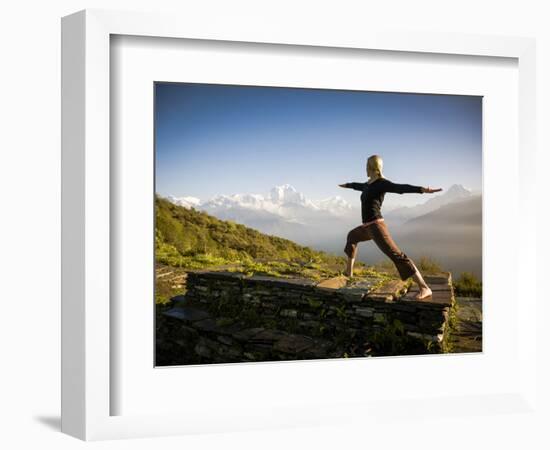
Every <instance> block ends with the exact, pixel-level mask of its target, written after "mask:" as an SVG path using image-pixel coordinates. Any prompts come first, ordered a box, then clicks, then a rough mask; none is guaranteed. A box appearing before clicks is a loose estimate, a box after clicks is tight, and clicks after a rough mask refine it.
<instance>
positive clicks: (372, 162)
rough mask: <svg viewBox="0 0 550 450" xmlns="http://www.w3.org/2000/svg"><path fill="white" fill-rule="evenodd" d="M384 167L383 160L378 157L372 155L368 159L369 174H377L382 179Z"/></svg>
mask: <svg viewBox="0 0 550 450" xmlns="http://www.w3.org/2000/svg"><path fill="white" fill-rule="evenodd" d="M383 166H384V162H383V161H382V158H381V157H380V156H378V155H372V156H371V157H369V159H367V172H369V171H370V172H371V173H374V174H376V176H377V177H379V178H382V177H383V175H382V167H383Z"/></svg>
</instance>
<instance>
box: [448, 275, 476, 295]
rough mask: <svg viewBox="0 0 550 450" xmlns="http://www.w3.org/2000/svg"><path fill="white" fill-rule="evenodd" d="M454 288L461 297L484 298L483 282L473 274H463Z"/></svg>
mask: <svg viewBox="0 0 550 450" xmlns="http://www.w3.org/2000/svg"><path fill="white" fill-rule="evenodd" d="M453 287H454V290H455V294H456V295H458V296H460V297H482V294H483V288H482V284H481V281H480V280H478V279H477V277H476V276H475V275H474V274H473V273H471V272H462V273H461V274H460V277H459V278H458V279H457V280H455V281H454V283H453Z"/></svg>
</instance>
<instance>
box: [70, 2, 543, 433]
mask: <svg viewBox="0 0 550 450" xmlns="http://www.w3.org/2000/svg"><path fill="white" fill-rule="evenodd" d="M211 30H212V29H211V28H203V27H201V25H200V24H194V23H193V21H192V20H191V19H190V18H183V19H182V18H174V17H168V16H164V15H154V14H153V15H150V14H139V13H115V12H104V11H84V12H80V13H76V14H74V15H71V16H68V17H66V18H64V19H63V39H62V44H63V99H62V101H63V189H62V194H63V253H62V255H63V321H62V322H63V347H62V356H63V366H62V374H63V402H62V409H63V419H62V428H63V431H64V432H66V433H69V434H71V435H74V436H77V437H79V438H82V439H108V438H120V437H139V436H159V435H165V434H183V433H196V432H207V431H221V430H248V429H259V428H265V427H281V426H299V425H310V424H313V423H315V424H323V423H338V422H341V421H354V420H358V421H361V420H365V419H366V418H369V420H377V419H376V417H378V418H380V417H381V416H383V417H385V420H391V417H392V413H391V412H390V410H391V409H392V408H391V407H390V406H388V405H392V404H395V402H405V403H406V404H407V405H408V408H409V411H415V408H417V409H416V410H417V411H425V410H426V408H425V406H426V404H427V403H426V402H428V403H429V402H432V403H430V404H432V405H434V407H435V405H437V408H438V411H439V413H440V414H441V415H443V416H444V415H445V414H457V413H458V414H464V415H467V414H469V411H468V408H467V406H466V405H465V402H464V399H469V400H471V401H475V402H478V403H479V404H480V406H479V408H481V409H482V410H483V411H485V412H486V413H487V414H491V413H492V412H494V411H497V410H498V409H499V408H500V407H501V405H502V404H503V402H505V403H506V405H507V407H508V408H511V409H512V410H514V411H516V412H519V413H521V412H524V411H527V410H528V409H529V406H528V405H529V402H530V401H531V400H532V399H533V397H534V385H533V384H532V383H530V382H529V380H531V379H532V377H534V370H535V369H534V367H535V366H534V364H535V357H534V355H533V354H532V353H529V352H527V351H525V350H522V349H523V348H525V347H524V346H522V345H520V344H521V342H530V341H531V340H532V339H533V336H534V333H535V330H534V329H533V327H532V324H531V319H532V315H533V314H535V308H534V301H535V299H536V295H535V294H533V295H527V291H529V290H530V289H531V290H534V289H535V287H534V286H530V285H529V283H524V282H525V280H527V277H528V272H527V268H526V267H524V266H523V265H522V264H521V263H520V262H521V261H522V258H524V257H527V256H528V255H530V254H532V253H533V252H534V251H535V250H534V249H535V241H534V239H535V238H534V236H526V237H525V239H523V240H522V242H521V245H520V244H519V243H518V242H514V241H510V240H509V239H508V238H507V234H508V232H507V231H506V230H505V229H504V228H503V227H502V226H501V224H502V223H507V221H509V220H510V217H518V216H521V217H522V220H525V221H526V223H527V226H529V225H530V224H531V225H532V224H533V223H534V216H533V210H532V209H531V208H530V207H529V202H530V201H532V200H529V196H526V195H524V194H525V193H526V192H528V190H529V189H530V183H531V181H530V178H529V177H528V176H527V175H528V173H529V170H530V169H531V168H532V166H533V134H532V132H531V127H532V123H533V117H534V113H535V111H534V106H533V105H534V103H533V102H534V95H535V92H534V84H533V83H532V79H533V76H534V43H533V42H532V41H531V40H529V39H523V38H510V37H506V38H504V37H490V36H483V37H481V36H469V35H452V34H444V33H442V34H430V33H428V34H419V33H416V34H415V33H403V34H400V33H398V32H388V31H384V30H373V31H370V32H368V33H363V32H361V33H359V34H354V33H352V32H350V33H349V34H347V33H345V32H342V33H340V34H330V33H329V34H322V35H315V34H307V33H306V32H304V31H299V30H294V29H289V30H285V31H281V30H277V29H274V28H270V27H269V26H267V27H260V24H250V25H249V26H248V27H243V28H241V29H238V30H237V29H234V28H233V27H231V26H230V25H229V24H226V25H225V26H221V27H219V28H217V29H216V31H211ZM341 31H342V30H341ZM518 117H519V120H518ZM518 168H519V170H518ZM503 192H506V198H505V199H504V198H503V196H502V193H503ZM503 242H506V246H507V247H506V253H507V256H506V257H504V255H503V253H502V248H503V247H502V246H503ZM503 273H507V274H510V277H509V278H507V280H506V283H503V282H502V274H503ZM520 285H521V286H522V298H521V304H520V302H519V286H520ZM523 294H525V295H523ZM497 304H498V308H497V307H496V305H497ZM405 373H406V382H402V380H403V377H402V374H405ZM456 373H460V374H461V376H460V379H459V380H456V379H455V378H453V376H454V374H456ZM451 378H452V379H453V380H454V381H453V382H449V380H450V379H451ZM365 385H367V386H379V387H380V389H364V388H363V387H364V386H365ZM411 385H413V386H414V387H415V389H414V391H411V389H410V386H411ZM205 392H207V393H208V395H205ZM481 399H482V400H481ZM478 403H476V404H478ZM428 409H429V408H428ZM457 411H458V412H457Z"/></svg>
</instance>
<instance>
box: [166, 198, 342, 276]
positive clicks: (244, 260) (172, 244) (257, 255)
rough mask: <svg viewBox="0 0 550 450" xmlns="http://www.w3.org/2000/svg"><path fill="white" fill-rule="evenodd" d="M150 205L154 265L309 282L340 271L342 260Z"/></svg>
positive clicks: (226, 223)
mask: <svg viewBox="0 0 550 450" xmlns="http://www.w3.org/2000/svg"><path fill="white" fill-rule="evenodd" d="M155 202H156V204H155V206H156V208H155V209H156V239H155V244H156V245H155V247H156V248H155V251H156V260H157V263H158V264H163V265H169V266H172V267H181V268H186V269H199V268H204V267H209V266H220V265H231V266H238V267H241V268H242V269H243V270H244V271H250V272H261V273H267V274H275V275H279V274H281V275H284V274H297V273H299V274H300V275H303V276H310V277H316V276H317V277H321V276H327V275H332V274H336V273H338V272H339V271H341V270H343V268H344V265H345V260H344V258H343V257H339V256H333V255H329V254H327V253H324V252H319V251H315V250H312V249H311V248H309V247H304V246H301V245H298V244H296V243H294V242H292V241H289V240H287V239H283V238H279V237H276V236H269V235H266V234H263V233H260V232H259V231H256V230H253V229H251V228H248V227H246V226H244V225H240V224H236V223H233V222H231V221H224V220H219V219H216V218H215V217H212V216H210V215H208V214H206V213H205V212H201V211H197V210H194V209H187V208H183V207H181V206H177V205H174V204H172V203H171V202H169V201H168V200H166V199H163V198H161V197H158V196H157V198H156V200H155ZM313 272H317V273H316V274H314V273H313Z"/></svg>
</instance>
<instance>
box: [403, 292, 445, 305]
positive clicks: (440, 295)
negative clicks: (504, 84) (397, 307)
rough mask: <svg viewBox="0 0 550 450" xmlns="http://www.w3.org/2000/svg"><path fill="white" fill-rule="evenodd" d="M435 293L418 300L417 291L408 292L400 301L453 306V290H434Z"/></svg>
mask: <svg viewBox="0 0 550 450" xmlns="http://www.w3.org/2000/svg"><path fill="white" fill-rule="evenodd" d="M432 292H433V294H432V295H431V296H430V297H427V298H424V299H422V300H417V299H416V298H414V297H415V295H416V294H417V293H416V292H408V293H407V294H406V295H404V296H403V297H401V298H400V301H404V302H415V303H418V304H426V305H434V306H435V305H438V306H452V304H453V296H452V295H451V291H432Z"/></svg>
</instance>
